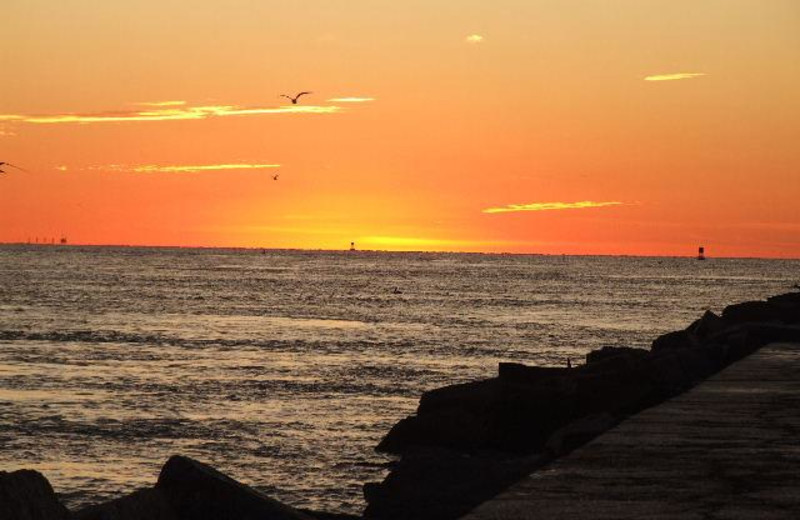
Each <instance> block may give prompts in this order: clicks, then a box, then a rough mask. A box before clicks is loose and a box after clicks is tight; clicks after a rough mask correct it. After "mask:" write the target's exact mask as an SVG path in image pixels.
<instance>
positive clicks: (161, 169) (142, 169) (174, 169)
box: [58, 163, 281, 173]
mask: <svg viewBox="0 0 800 520" xmlns="http://www.w3.org/2000/svg"><path fill="white" fill-rule="evenodd" d="M280 167H281V165H280V164H247V163H235V164H195V165H161V164H140V165H126V164H108V165H105V166H90V167H89V168H86V169H87V170H97V171H114V172H133V173H193V172H209V171H228V170H268V169H273V168H280ZM58 169H59V170H61V171H66V170H67V167H66V166H60V167H58Z"/></svg>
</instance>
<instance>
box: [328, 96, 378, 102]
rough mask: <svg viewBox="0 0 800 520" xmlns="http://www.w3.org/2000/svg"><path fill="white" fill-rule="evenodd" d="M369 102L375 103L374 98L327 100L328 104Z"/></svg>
mask: <svg viewBox="0 0 800 520" xmlns="http://www.w3.org/2000/svg"><path fill="white" fill-rule="evenodd" d="M370 101H375V98H371V97H339V98H331V99H329V100H328V102H329V103H368V102H370Z"/></svg>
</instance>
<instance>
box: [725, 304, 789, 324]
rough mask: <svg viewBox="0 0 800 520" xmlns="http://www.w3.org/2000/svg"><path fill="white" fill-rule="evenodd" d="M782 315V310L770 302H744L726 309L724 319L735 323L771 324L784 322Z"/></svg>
mask: <svg viewBox="0 0 800 520" xmlns="http://www.w3.org/2000/svg"><path fill="white" fill-rule="evenodd" d="M781 314H782V313H781V310H780V308H779V307H777V306H775V305H772V304H771V303H769V302H761V301H758V302H743V303H736V304H734V305H728V306H727V307H725V309H723V311H722V318H723V319H724V320H726V321H730V322H734V323H746V322H760V323H770V322H781V321H783V319H782V316H781Z"/></svg>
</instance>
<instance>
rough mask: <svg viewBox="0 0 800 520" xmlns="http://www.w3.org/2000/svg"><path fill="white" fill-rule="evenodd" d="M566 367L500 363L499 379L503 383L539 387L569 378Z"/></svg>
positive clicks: (568, 370)
mask: <svg viewBox="0 0 800 520" xmlns="http://www.w3.org/2000/svg"><path fill="white" fill-rule="evenodd" d="M569 372H570V369H569V368H565V367H535V366H528V365H523V364H522V363H500V364H499V365H498V367H497V377H498V378H499V379H500V381H501V382H503V383H512V384H523V385H539V384H542V383H547V382H550V381H553V380H556V379H562V378H564V377H567V376H569Z"/></svg>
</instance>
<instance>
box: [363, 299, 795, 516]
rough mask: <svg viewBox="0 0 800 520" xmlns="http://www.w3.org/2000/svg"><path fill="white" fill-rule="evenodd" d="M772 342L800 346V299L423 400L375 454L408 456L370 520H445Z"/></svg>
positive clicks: (371, 492)
mask: <svg viewBox="0 0 800 520" xmlns="http://www.w3.org/2000/svg"><path fill="white" fill-rule="evenodd" d="M774 341H800V293H788V294H782V295H779V296H775V297H772V298H769V299H768V300H766V301H754V302H744V303H739V304H735V305H731V306H729V307H726V308H725V309H724V310H723V312H722V314H721V315H716V314H715V313H713V312H711V311H708V312H706V313H705V314H704V315H703V316H702V317H700V318H699V319H698V320H697V321H695V322H694V323H691V324H690V325H689V326H688V327H687V328H686V329H684V330H680V331H675V332H670V333H668V334H664V335H663V336H660V337H658V338H656V339H655V340H654V341H653V343H652V345H651V348H650V349H649V350H645V349H636V348H627V347H622V348H620V347H604V348H602V349H599V350H595V351H592V352H590V353H589V354H588V355H587V356H586V363H585V364H584V365H581V366H578V367H574V368H543V367H532V366H525V365H521V364H518V363H500V365H499V367H498V373H497V376H496V377H494V378H491V379H486V380H483V381H476V382H470V383H464V384H457V385H452V386H447V387H444V388H438V389H435V390H432V391H430V392H426V393H425V394H423V396H422V398H421V399H420V403H419V407H418V408H417V412H416V414H414V415H412V416H410V417H407V418H405V419H402V420H401V421H400V422H398V423H397V424H396V425H395V426H394V427H393V428H392V429H391V431H390V432H389V433H388V434H387V435H386V437H384V439H383V440H382V441H381V442H380V444H379V445H378V447H377V450H378V451H381V452H386V453H391V454H396V455H399V456H400V457H401V458H400V460H399V462H398V463H397V464H396V465H395V466H394V467H393V469H392V471H391V472H390V474H389V476H388V477H387V478H386V479H385V480H384V481H383V482H381V483H369V484H366V485H365V488H364V493H365V497H366V500H367V503H368V506H367V509H366V511H365V513H364V516H365V518H372V519H381V520H406V519H407V520H426V519H431V520H433V519H436V520H446V519H451V518H453V519H454V518H458V517H460V516H462V515H463V514H465V513H466V512H467V511H469V510H470V509H472V508H473V507H474V506H476V505H478V504H479V503H481V502H483V501H485V500H487V499H489V498H491V497H492V496H494V495H495V494H497V493H498V492H499V491H501V490H502V489H504V488H505V487H507V486H508V485H510V484H512V483H513V482H515V481H517V480H519V479H520V478H521V476H523V475H526V474H530V473H531V472H533V471H535V470H536V469H538V468H541V467H542V466H544V465H546V464H547V463H548V462H550V461H552V460H554V459H555V458H558V457H560V456H563V455H565V454H567V453H569V452H570V451H572V450H574V449H575V448H577V447H578V446H581V445H582V444H585V443H586V442H588V441H589V440H591V439H593V438H594V437H596V436H597V435H599V434H600V433H602V432H604V431H606V430H608V429H609V428H611V427H613V426H614V425H616V424H617V423H619V422H620V421H621V420H623V419H624V418H625V417H628V416H630V415H631V414H635V413H636V412H638V411H641V410H643V409H645V408H648V407H650V406H653V405H655V404H658V403H661V402H663V401H665V400H667V399H669V398H671V397H673V396H676V395H678V394H680V393H682V392H684V391H686V390H687V389H689V388H691V387H692V386H694V385H696V384H697V383H698V382H700V381H702V380H703V379H705V378H707V377H708V376H710V375H712V374H714V373H716V372H718V371H719V370H721V369H722V368H724V367H726V366H727V365H729V364H730V363H732V362H734V361H736V360H738V359H741V358H742V357H744V356H747V355H748V354H750V353H752V352H754V351H755V350H757V349H758V348H759V347H761V346H763V345H765V344H767V343H770V342H774Z"/></svg>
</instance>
